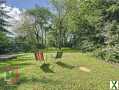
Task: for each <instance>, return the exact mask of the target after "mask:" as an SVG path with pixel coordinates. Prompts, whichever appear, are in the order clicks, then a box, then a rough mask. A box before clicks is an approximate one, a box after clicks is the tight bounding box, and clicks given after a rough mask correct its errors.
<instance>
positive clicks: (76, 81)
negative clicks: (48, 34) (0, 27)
mask: <svg viewBox="0 0 119 90" xmlns="http://www.w3.org/2000/svg"><path fill="white" fill-rule="evenodd" d="M54 56H55V54H54V53H47V58H48V59H47V64H45V65H44V64H43V63H44V62H36V61H35V59H34V54H32V53H26V54H23V55H19V56H18V58H17V59H14V60H9V61H5V62H3V61H2V62H0V75H1V81H0V90H109V81H110V80H118V81H119V65H118V64H109V63H106V62H104V61H102V60H97V59H96V58H94V57H91V56H90V55H87V54H82V53H64V54H63V57H62V59H61V62H56V60H55V59H54ZM59 61H60V60H59ZM7 65H11V66H13V67H15V65H19V72H20V79H19V81H18V83H17V86H16V87H11V86H10V87H8V89H7V88H6V89H3V88H4V87H6V86H5V84H6V82H3V79H2V74H3V73H4V69H3V68H4V67H5V66H7ZM80 67H85V68H87V69H89V70H90V72H86V71H83V70H81V69H80ZM10 88H11V89H10Z"/></svg>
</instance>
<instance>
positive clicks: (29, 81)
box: [18, 76, 61, 85]
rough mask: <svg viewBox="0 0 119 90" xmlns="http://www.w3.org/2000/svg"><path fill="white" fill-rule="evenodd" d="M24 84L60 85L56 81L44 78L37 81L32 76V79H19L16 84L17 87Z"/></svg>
mask: <svg viewBox="0 0 119 90" xmlns="http://www.w3.org/2000/svg"><path fill="white" fill-rule="evenodd" d="M24 83H41V84H51V85H52V84H53V85H57V84H60V83H61V82H60V81H56V80H52V79H49V78H46V77H43V78H41V79H39V78H37V77H35V76H32V77H21V78H20V80H19V82H18V85H20V84H24Z"/></svg>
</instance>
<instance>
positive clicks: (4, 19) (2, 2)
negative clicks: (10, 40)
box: [0, 0, 10, 33]
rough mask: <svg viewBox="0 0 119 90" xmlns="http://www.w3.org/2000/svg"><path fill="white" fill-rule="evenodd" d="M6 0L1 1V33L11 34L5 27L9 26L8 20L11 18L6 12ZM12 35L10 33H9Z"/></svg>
mask: <svg viewBox="0 0 119 90" xmlns="http://www.w3.org/2000/svg"><path fill="white" fill-rule="evenodd" d="M5 3H6V1H5V0H0V32H9V31H8V30H7V29H6V28H5V26H8V25H9V24H8V21H6V19H7V18H10V17H9V16H8V15H7V11H5V9H4V8H5V7H4V5H3V4H5ZM9 33H10V32H9Z"/></svg>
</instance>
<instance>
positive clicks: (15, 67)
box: [0, 63, 34, 73]
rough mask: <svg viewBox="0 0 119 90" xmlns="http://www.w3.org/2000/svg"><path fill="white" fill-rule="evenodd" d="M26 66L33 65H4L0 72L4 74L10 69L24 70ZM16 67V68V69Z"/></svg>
mask: <svg viewBox="0 0 119 90" xmlns="http://www.w3.org/2000/svg"><path fill="white" fill-rule="evenodd" d="M27 65H34V64H32V63H17V64H10V65H6V66H3V67H1V68H0V72H1V73H4V72H6V70H7V69H8V68H9V69H10V68H11V69H20V68H24V67H25V66H27ZM17 67H18V68H17Z"/></svg>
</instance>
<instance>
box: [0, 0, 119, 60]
mask: <svg viewBox="0 0 119 90" xmlns="http://www.w3.org/2000/svg"><path fill="white" fill-rule="evenodd" d="M49 1H50V4H51V6H52V8H51V9H50V10H49V9H47V8H44V7H39V6H38V5H36V7H35V8H32V9H30V10H26V11H25V12H24V13H23V20H22V22H21V24H20V25H19V27H18V28H17V30H16V31H15V32H16V34H17V35H16V37H15V39H14V40H13V42H14V43H13V46H16V48H15V49H16V51H25V52H28V51H36V50H39V49H44V48H47V47H48V48H50V47H55V48H58V49H62V47H64V48H66V47H68V48H72V49H77V50H79V51H80V52H95V53H94V54H95V55H96V56H98V57H101V58H102V59H103V60H106V61H113V62H119V18H118V17H119V7H118V6H119V1H118V0H49ZM0 12H1V11H0ZM0 20H1V19H0ZM3 26H4V25H2V24H0V27H3ZM1 31H3V29H1ZM0 33H3V32H0ZM2 36H3V34H2V35H1V37H2ZM3 38H4V36H3ZM0 40H2V39H0ZM6 40H7V39H6ZM1 45H2V44H1ZM4 46H5V45H4ZM6 48H7V47H6ZM2 49H3V48H2ZM13 51H14V50H13ZM1 52H2V51H1Z"/></svg>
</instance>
